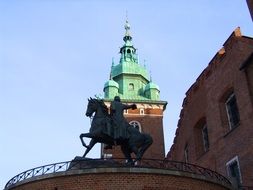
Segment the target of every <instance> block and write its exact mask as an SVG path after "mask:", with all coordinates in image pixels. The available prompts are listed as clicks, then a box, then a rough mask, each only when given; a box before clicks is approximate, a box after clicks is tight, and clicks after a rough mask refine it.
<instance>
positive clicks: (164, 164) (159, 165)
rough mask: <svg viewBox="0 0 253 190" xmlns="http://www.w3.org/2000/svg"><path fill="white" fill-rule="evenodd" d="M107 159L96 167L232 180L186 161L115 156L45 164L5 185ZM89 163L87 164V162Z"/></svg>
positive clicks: (7, 187) (9, 185) (79, 168)
mask: <svg viewBox="0 0 253 190" xmlns="http://www.w3.org/2000/svg"><path fill="white" fill-rule="evenodd" d="M106 161H109V162H110V161H111V162H110V163H111V164H109V165H106V164H96V168H106V167H107V168H108V167H117V168H126V167H135V168H153V169H165V170H171V171H181V172H187V173H191V174H195V175H200V176H204V177H205V178H207V179H211V180H216V181H218V182H220V183H223V184H226V185H228V186H231V182H230V181H229V180H228V179H227V178H226V177H224V176H222V175H221V174H219V173H217V172H215V171H212V170H209V169H207V168H203V167H201V166H197V165H193V164H189V163H184V162H176V161H169V160H157V159H142V160H141V161H138V162H137V163H136V165H135V166H130V165H127V164H126V159H122V158H114V159H85V160H77V161H73V160H72V161H66V162H59V163H54V164H49V165H45V166H40V167H36V168H33V169H30V170H27V171H24V172H22V173H20V174H18V175H16V176H14V177H13V178H12V179H10V180H9V181H8V182H7V184H6V185H5V189H6V190H7V189H9V188H11V187H13V186H15V184H16V183H18V182H21V181H23V180H26V179H32V178H34V177H37V176H42V175H46V174H53V173H59V172H66V171H69V170H84V169H91V168H94V166H93V165H92V164H89V162H101V163H106ZM86 163H87V164H86Z"/></svg>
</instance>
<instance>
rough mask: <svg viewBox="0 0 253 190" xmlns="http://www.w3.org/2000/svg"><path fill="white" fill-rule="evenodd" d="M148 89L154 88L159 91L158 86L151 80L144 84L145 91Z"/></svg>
mask: <svg viewBox="0 0 253 190" xmlns="http://www.w3.org/2000/svg"><path fill="white" fill-rule="evenodd" d="M149 89H156V90H158V91H160V90H159V86H158V85H156V84H155V83H153V82H150V83H148V84H147V85H146V86H145V91H146V90H149Z"/></svg>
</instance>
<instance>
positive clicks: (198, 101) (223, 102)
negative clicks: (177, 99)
mask: <svg viewBox="0 0 253 190" xmlns="http://www.w3.org/2000/svg"><path fill="white" fill-rule="evenodd" d="M167 159H169V160H177V161H184V162H189V163H193V164H197V165H200V166H203V167H207V168H209V169H212V170H215V171H217V172H218V173H221V174H223V175H224V176H227V177H229V178H230V179H231V180H232V181H233V182H236V183H237V184H239V186H250V187H252V188H253V38H250V37H246V36H242V35H241V32H240V28H237V29H236V30H235V31H234V32H233V33H232V34H231V35H230V36H229V38H228V39H227V40H226V42H225V43H224V46H223V48H222V49H221V50H220V51H218V52H217V54H216V55H215V56H214V57H213V59H212V60H211V61H210V63H209V64H208V66H207V67H206V69H204V71H203V72H202V73H201V74H200V76H199V77H198V78H197V80H196V82H195V83H194V84H193V85H192V86H191V87H190V88H189V90H188V91H187V92H186V97H185V99H184V101H183V105H182V110H181V113H180V119H179V121H178V128H177V130H176V134H175V139H174V143H173V145H172V147H171V149H170V151H169V153H168V155H167Z"/></svg>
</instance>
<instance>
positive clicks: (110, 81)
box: [104, 80, 119, 88]
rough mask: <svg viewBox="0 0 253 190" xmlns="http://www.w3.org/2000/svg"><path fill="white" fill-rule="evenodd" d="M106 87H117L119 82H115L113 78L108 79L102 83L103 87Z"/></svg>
mask: <svg viewBox="0 0 253 190" xmlns="http://www.w3.org/2000/svg"><path fill="white" fill-rule="evenodd" d="M107 87H116V88H119V84H118V83H117V82H115V81H114V80H108V81H107V82H106V83H105V85H104V88H107Z"/></svg>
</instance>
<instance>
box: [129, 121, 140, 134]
mask: <svg viewBox="0 0 253 190" xmlns="http://www.w3.org/2000/svg"><path fill="white" fill-rule="evenodd" d="M129 124H130V125H132V126H133V127H134V128H136V129H138V130H139V131H140V132H141V124H140V123H139V122H138V121H130V122H129Z"/></svg>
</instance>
